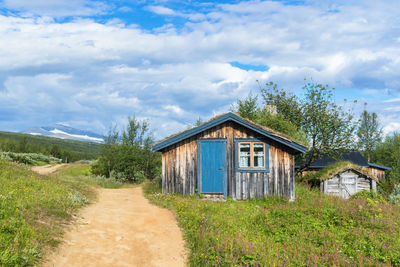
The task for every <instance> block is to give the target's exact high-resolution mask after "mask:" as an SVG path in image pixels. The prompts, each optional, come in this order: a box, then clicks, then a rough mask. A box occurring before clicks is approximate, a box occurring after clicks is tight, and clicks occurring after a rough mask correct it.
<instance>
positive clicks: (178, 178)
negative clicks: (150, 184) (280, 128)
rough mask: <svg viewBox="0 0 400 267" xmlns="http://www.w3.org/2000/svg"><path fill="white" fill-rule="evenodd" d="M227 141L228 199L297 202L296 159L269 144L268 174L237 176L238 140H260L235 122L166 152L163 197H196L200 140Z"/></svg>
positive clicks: (273, 142)
mask: <svg viewBox="0 0 400 267" xmlns="http://www.w3.org/2000/svg"><path fill="white" fill-rule="evenodd" d="M199 138H224V139H225V138H226V139H227V155H226V157H227V158H226V162H227V170H226V171H227V178H228V179H227V182H228V187H227V189H228V192H227V194H228V196H229V197H232V198H234V199H249V198H262V197H264V196H266V195H269V196H284V197H287V198H289V199H294V175H295V174H294V155H293V154H291V152H290V151H288V150H287V149H286V148H285V147H284V146H283V145H281V144H279V143H277V142H275V141H273V140H269V141H268V144H269V169H270V171H269V173H264V172H260V173H248V172H237V173H235V165H236V162H235V160H236V159H235V153H236V151H235V142H234V139H235V138H261V137H260V136H259V135H258V134H256V133H255V132H253V131H251V130H249V129H247V128H245V127H243V126H240V125H238V124H236V123H234V122H226V123H223V124H221V125H218V126H216V127H213V128H211V129H209V130H206V131H204V132H202V133H200V134H198V135H196V136H193V137H190V138H188V139H186V140H184V141H181V142H179V143H177V144H174V145H172V146H170V147H168V148H166V149H164V150H163V151H162V152H163V157H162V174H163V181H162V188H163V193H181V194H183V195H186V194H194V193H195V190H196V189H197V184H198V177H197V176H198V174H197V173H198V166H197V165H198V159H197V157H198V155H197V139H199Z"/></svg>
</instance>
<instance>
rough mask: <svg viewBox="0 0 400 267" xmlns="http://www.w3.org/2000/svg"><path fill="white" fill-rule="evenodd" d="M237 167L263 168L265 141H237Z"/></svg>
mask: <svg viewBox="0 0 400 267" xmlns="http://www.w3.org/2000/svg"><path fill="white" fill-rule="evenodd" d="M238 149H239V157H238V158H239V168H246V169H264V168H265V152H266V151H265V143H261V142H239V143H238Z"/></svg>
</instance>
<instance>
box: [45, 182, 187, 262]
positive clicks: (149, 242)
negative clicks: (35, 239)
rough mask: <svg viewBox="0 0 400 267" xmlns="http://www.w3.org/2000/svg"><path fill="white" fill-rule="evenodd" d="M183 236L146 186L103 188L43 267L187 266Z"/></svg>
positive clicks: (170, 214)
mask: <svg viewBox="0 0 400 267" xmlns="http://www.w3.org/2000/svg"><path fill="white" fill-rule="evenodd" d="M185 260H186V258H185V251H184V242H183V239H182V233H181V231H180V229H179V227H178V225H177V223H176V220H175V217H174V216H173V214H172V213H171V211H169V210H167V209H162V208H159V207H156V206H154V205H151V204H150V203H149V202H148V200H147V199H146V198H144V196H143V192H142V188H141V187H136V188H122V189H99V192H98V201H97V202H96V203H94V204H92V205H89V206H88V207H86V208H84V209H83V210H82V211H81V213H80V214H79V219H77V221H76V223H75V224H74V225H72V226H71V228H70V230H69V231H68V232H67V233H66V234H65V240H64V242H63V243H62V244H60V246H59V247H58V249H57V250H56V251H54V252H52V254H51V255H49V257H48V259H47V261H46V263H45V264H44V266H184V265H185Z"/></svg>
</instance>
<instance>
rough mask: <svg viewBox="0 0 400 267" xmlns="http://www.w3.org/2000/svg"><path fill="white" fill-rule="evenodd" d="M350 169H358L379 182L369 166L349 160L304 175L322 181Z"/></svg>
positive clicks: (306, 178) (305, 177)
mask: <svg viewBox="0 0 400 267" xmlns="http://www.w3.org/2000/svg"><path fill="white" fill-rule="evenodd" d="M348 170H353V171H356V172H358V173H360V174H362V175H365V176H366V177H368V178H370V179H373V180H375V181H377V182H379V179H378V177H376V176H375V175H373V174H372V172H371V171H370V170H369V169H368V168H365V167H361V166H358V165H355V164H353V163H351V162H349V161H339V162H336V163H334V164H332V165H329V166H328V167H325V168H323V169H321V170H320V171H318V172H316V173H308V174H306V175H305V176H304V179H305V180H312V179H318V180H320V181H325V180H327V179H330V178H332V177H334V176H335V175H337V174H340V173H343V172H345V171H348Z"/></svg>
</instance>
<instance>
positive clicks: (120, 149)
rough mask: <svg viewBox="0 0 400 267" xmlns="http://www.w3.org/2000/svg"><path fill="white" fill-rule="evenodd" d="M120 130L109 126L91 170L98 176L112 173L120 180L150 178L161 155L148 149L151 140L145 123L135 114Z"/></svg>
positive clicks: (157, 173)
mask: <svg viewBox="0 0 400 267" xmlns="http://www.w3.org/2000/svg"><path fill="white" fill-rule="evenodd" d="M119 136H120V134H119V133H118V131H117V130H116V127H115V126H114V127H111V128H110V131H109V133H108V136H107V137H106V138H105V140H106V143H105V144H104V146H103V149H102V151H101V156H100V157H99V159H98V160H97V162H95V163H94V164H92V169H91V171H92V173H93V174H95V175H99V176H105V177H107V178H108V177H111V176H113V177H115V179H117V180H120V181H122V182H135V183H140V182H143V181H144V179H145V178H147V179H150V180H153V179H155V178H157V177H159V176H160V173H161V155H160V153H156V152H152V151H151V143H152V141H153V139H152V136H151V134H150V133H149V124H148V122H146V121H139V120H137V119H136V118H135V117H129V118H128V126H127V128H126V130H125V131H123V133H122V140H121V142H118V140H119Z"/></svg>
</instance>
